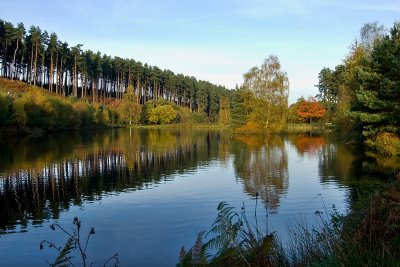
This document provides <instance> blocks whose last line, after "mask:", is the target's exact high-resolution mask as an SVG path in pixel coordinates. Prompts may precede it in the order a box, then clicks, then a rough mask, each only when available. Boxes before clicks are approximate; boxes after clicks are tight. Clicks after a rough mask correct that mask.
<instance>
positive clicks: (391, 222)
mask: <svg viewBox="0 0 400 267" xmlns="http://www.w3.org/2000/svg"><path fill="white" fill-rule="evenodd" d="M399 192H400V174H399V175H398V176H397V181H395V182H393V183H391V184H390V186H389V187H387V188H383V191H382V192H380V193H378V192H376V193H375V194H373V195H372V196H371V195H370V196H369V197H364V198H362V199H361V200H359V201H361V202H368V203H367V204H366V203H361V204H360V203H359V205H362V206H363V207H364V208H362V209H357V210H353V211H352V213H350V214H349V215H347V216H343V215H340V214H338V213H337V212H335V211H333V213H330V214H329V213H328V211H327V210H325V211H316V212H315V214H316V216H317V224H314V225H309V224H307V222H305V221H301V222H299V223H298V224H296V225H292V227H291V229H290V230H289V235H290V238H289V241H288V243H283V242H281V241H280V240H279V238H278V234H279V233H270V232H268V229H261V227H260V226H259V225H257V218H254V219H253V223H251V222H249V220H248V218H247V216H246V211H245V208H244V206H243V207H242V208H241V211H240V212H237V211H236V209H235V208H234V207H231V206H229V205H228V204H227V203H224V202H221V203H220V204H219V206H218V210H219V214H218V216H217V218H216V220H215V221H214V223H213V225H212V228H211V230H209V231H208V232H207V233H206V232H205V231H202V232H200V233H198V236H197V239H196V241H195V243H194V245H193V247H191V248H190V249H188V250H186V249H185V248H184V247H182V249H181V252H180V262H179V263H178V264H177V266H398V263H399V262H400V227H399V225H400V194H399ZM368 204H369V205H368ZM365 206H368V208H365ZM256 216H257V215H255V217H256ZM205 233H206V235H205ZM204 235H205V236H206V237H207V236H211V238H209V239H208V240H207V241H204Z"/></svg>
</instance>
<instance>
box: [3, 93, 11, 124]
mask: <svg viewBox="0 0 400 267" xmlns="http://www.w3.org/2000/svg"><path fill="white" fill-rule="evenodd" d="M12 121H13V111H12V98H11V97H10V96H8V95H6V94H4V93H0V127H1V126H7V125H10V124H11V123H12Z"/></svg>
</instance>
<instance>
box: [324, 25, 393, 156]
mask: <svg viewBox="0 0 400 267" xmlns="http://www.w3.org/2000/svg"><path fill="white" fill-rule="evenodd" d="M317 86H318V89H319V92H320V93H319V95H318V96H317V97H318V98H319V100H320V101H321V102H322V103H323V104H324V106H325V108H326V120H327V121H332V122H334V123H335V124H336V125H338V126H339V128H340V129H341V130H342V132H345V133H347V134H348V135H353V136H354V133H357V134H356V136H360V137H362V140H363V141H365V142H366V143H367V144H368V145H369V146H371V147H373V148H374V149H375V150H377V151H378V152H381V153H384V154H388V155H400V23H399V22H396V23H394V25H393V27H392V28H391V29H390V30H389V31H388V30H386V29H385V27H384V26H382V25H379V24H378V23H377V22H374V23H367V24H365V25H364V26H363V27H362V29H361V34H360V38H359V40H357V41H356V42H355V43H354V44H353V45H352V47H351V50H350V52H349V54H348V55H347V57H346V59H345V60H344V62H343V64H340V65H338V66H336V67H335V69H333V70H331V69H329V68H324V69H322V70H321V72H320V73H319V83H318V85H317Z"/></svg>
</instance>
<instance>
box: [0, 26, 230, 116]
mask: <svg viewBox="0 0 400 267" xmlns="http://www.w3.org/2000/svg"><path fill="white" fill-rule="evenodd" d="M82 46H83V45H82V44H78V45H75V46H69V44H68V43H67V42H65V41H62V40H60V39H59V38H58V36H57V34H56V33H54V32H52V33H50V34H49V33H48V32H47V31H46V30H42V29H40V28H39V27H37V26H31V27H30V28H29V29H26V28H25V26H24V24H23V23H18V24H17V25H16V26H14V25H13V24H12V23H10V22H7V21H4V20H1V19H0V76H2V77H5V78H9V79H11V80H20V81H23V82H25V83H28V84H30V85H37V86H40V87H42V88H45V89H47V90H49V91H50V92H54V93H56V94H58V95H62V96H74V97H76V98H85V99H89V100H90V101H91V102H101V103H104V102H105V101H106V99H112V98H114V99H122V98H123V94H124V93H125V92H126V90H127V88H128V87H129V86H132V89H133V94H134V95H135V96H136V97H135V99H136V102H137V104H141V105H145V104H146V102H148V101H149V100H166V101H168V102H171V103H175V104H176V105H178V106H180V107H186V108H188V109H190V110H191V111H196V112H200V113H205V115H206V116H207V117H208V121H210V122H215V121H217V118H218V110H219V99H220V97H222V96H225V95H229V94H230V91H229V90H228V89H227V88H225V87H223V86H219V85H215V84H212V83H210V82H207V81H202V80H197V79H196V78H195V77H192V76H186V75H183V74H175V73H174V72H173V71H171V70H161V69H160V68H158V67H157V66H149V65H147V64H142V63H141V62H139V61H135V60H134V59H127V58H125V59H124V58H120V57H118V56H115V57H112V56H109V55H106V54H102V53H101V52H93V51H91V50H82Z"/></svg>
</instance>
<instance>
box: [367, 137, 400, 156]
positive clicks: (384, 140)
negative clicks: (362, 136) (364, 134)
mask: <svg viewBox="0 0 400 267" xmlns="http://www.w3.org/2000/svg"><path fill="white" fill-rule="evenodd" d="M367 144H368V145H369V146H371V147H373V148H374V149H376V151H377V152H378V153H381V154H384V155H387V156H399V155H400V137H399V136H397V135H395V134H393V133H380V134H378V135H377V136H376V138H375V140H372V139H368V140H367Z"/></svg>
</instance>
